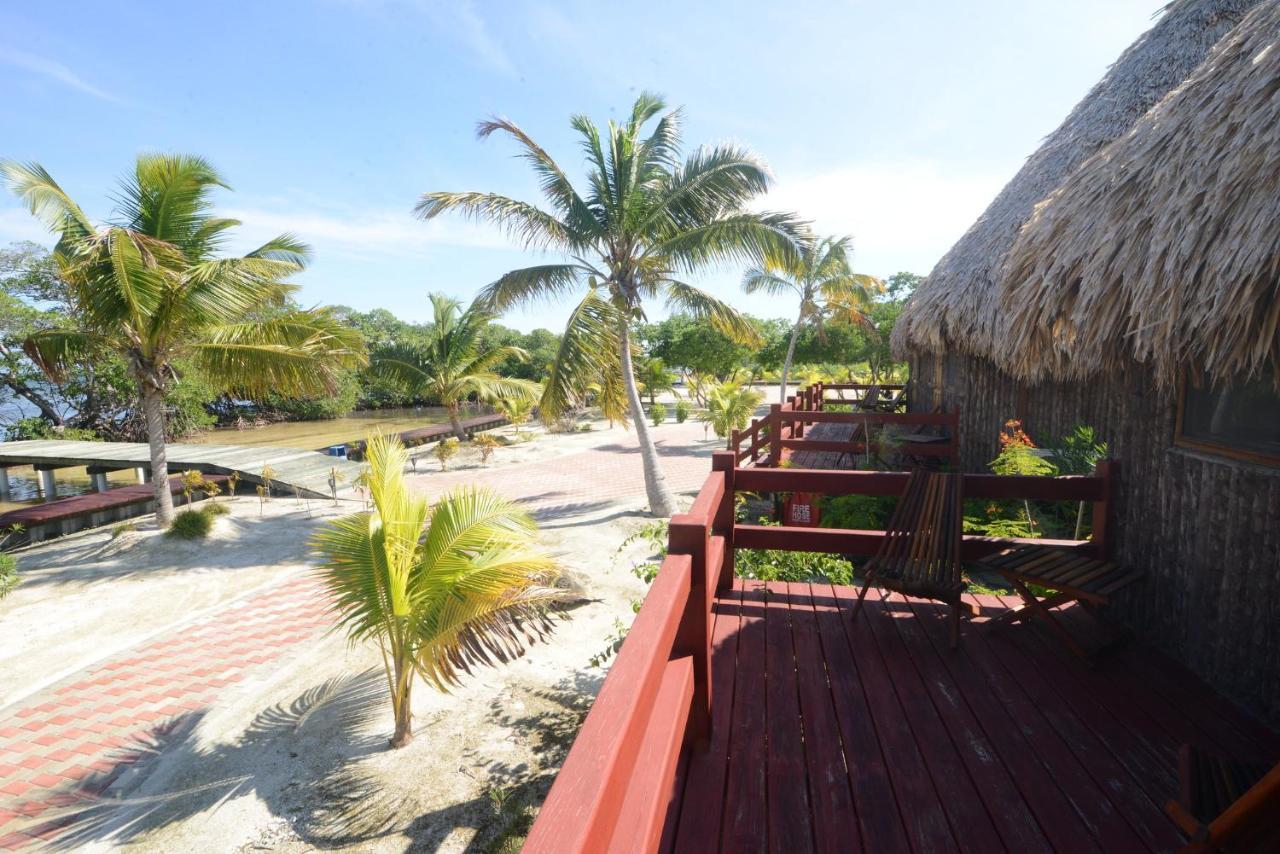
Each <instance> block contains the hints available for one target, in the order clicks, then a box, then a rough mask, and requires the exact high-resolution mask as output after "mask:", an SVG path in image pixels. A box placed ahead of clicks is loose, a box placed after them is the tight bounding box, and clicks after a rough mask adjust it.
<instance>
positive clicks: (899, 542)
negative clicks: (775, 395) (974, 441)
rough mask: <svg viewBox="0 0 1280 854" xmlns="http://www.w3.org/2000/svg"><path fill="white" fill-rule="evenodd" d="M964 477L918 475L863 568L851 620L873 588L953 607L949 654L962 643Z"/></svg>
mask: <svg viewBox="0 0 1280 854" xmlns="http://www.w3.org/2000/svg"><path fill="white" fill-rule="evenodd" d="M962 477H963V475H960V474H951V473H941V472H928V471H923V470H916V471H913V472H912V473H911V477H910V478H909V479H908V480H907V488H906V490H905V491H904V492H903V494H902V498H901V499H899V501H898V506H897V507H896V508H895V509H894V511H893V516H892V517H891V518H890V519H889V525H888V527H887V528H886V530H885V535H884V540H883V541H882V542H881V544H880V548H879V549H878V550H877V551H876V553H875V556H874V557H872V558H871V560H870V561H868V562H867V566H866V568H865V570H864V572H865V574H866V578H865V580H864V582H863V584H862V590H861V591H859V593H858V601H857V603H856V604H855V605H854V607H853V616H854V617H855V618H856V617H857V616H858V609H859V608H861V607H862V600H863V599H864V598H865V597H866V595H867V590H868V589H869V588H870V587H871V585H872V584H875V585H876V586H877V587H883V588H886V589H888V590H893V591H895V592H898V593H902V594H903V595H906V596H918V597H920V598H922V599H934V600H936V601H939V602H945V603H946V604H948V605H950V606H951V648H952V649H954V648H955V647H956V644H957V643H959V641H960V609H961V608H962V607H963V603H962V601H961V596H962V595H963V594H964V590H965V583H964V578H963V576H962V575H961V573H960V537H961V523H962V514H961V511H962V506H961V505H962V496H961V484H962V483H963V480H962Z"/></svg>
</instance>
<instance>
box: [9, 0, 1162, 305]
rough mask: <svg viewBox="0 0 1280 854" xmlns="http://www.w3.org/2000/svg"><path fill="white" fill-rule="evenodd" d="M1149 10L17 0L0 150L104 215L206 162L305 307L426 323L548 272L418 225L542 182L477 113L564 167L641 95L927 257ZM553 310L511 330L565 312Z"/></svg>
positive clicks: (783, 184) (797, 191)
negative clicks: (506, 122) (483, 129)
mask: <svg viewBox="0 0 1280 854" xmlns="http://www.w3.org/2000/svg"><path fill="white" fill-rule="evenodd" d="M1163 2H1164V0H1073V2H1071V3H1062V2H1055V0H1020V1H1019V0H1008V2H998V1H997V0H970V1H969V2H965V3H941V2H937V0H906V2H896V3H882V2H877V3H871V2H843V3H838V4H837V3H830V2H827V3H823V2H813V3H810V2H799V0H793V2H788V3H779V2H776V0H768V2H763V0H738V2H724V3H691V2H688V0H685V2H678V3H677V2H665V0H650V2H646V3H625V4H622V3H607V2H600V0H594V2H592V0H584V2H578V0H568V2H545V3H534V2H529V3H524V2H499V0H494V1H493V2H486V3H479V2H476V3H468V2H464V0H452V1H451V2H429V0H399V2H397V1H396V0H308V2H283V0H263V2H223V3H173V2H165V3H160V2H131V3H121V4H113V5H111V6H110V7H106V6H103V5H101V4H100V3H89V2H84V0H69V2H60V3H22V4H12V3H11V4H4V5H3V6H2V7H0V91H3V92H4V97H3V98H0V157H9V158H15V159H20V160H36V161H39V162H40V163H42V164H44V165H45V166H46V167H47V168H48V169H49V170H50V172H52V173H53V175H54V177H55V178H57V179H58V180H59V182H60V183H61V184H62V185H63V187H64V188H65V189H67V190H68V191H69V192H70V193H71V194H72V195H73V196H74V197H75V198H77V199H78V200H79V201H80V202H81V203H82V204H83V205H84V206H85V207H86V208H88V210H89V213H90V215H91V216H93V217H95V218H105V217H106V216H107V214H108V213H109V211H110V197H111V192H112V189H113V185H114V182H115V179H116V177H117V176H118V175H119V174H121V173H122V172H123V171H125V170H126V169H127V168H128V166H129V164H130V162H131V160H132V158H133V157H134V156H135V155H136V154H137V153H138V152H139V151H144V150H169V151H184V152H192V153H198V154H201V155H204V156H205V157H208V158H209V159H211V160H212V161H213V162H214V164H215V165H216V166H217V167H218V168H219V169H220V170H221V171H222V172H223V174H224V175H225V176H226V178H227V179H228V181H229V183H230V184H231V185H232V187H233V188H234V192H231V193H227V194H225V195H224V196H223V197H222V198H221V199H220V200H219V206H220V212H221V213H223V214H226V215H232V216H236V217H238V218H240V219H242V220H244V223H245V224H244V226H243V228H242V229H241V237H240V245H239V247H238V248H243V249H247V248H249V247H250V246H251V245H256V243H257V242H261V240H262V239H265V238H266V237H269V236H271V235H273V234H275V233H278V232H280V231H285V230H288V231H293V232H295V233H297V234H299V235H301V236H302V237H303V238H304V239H305V240H307V241H309V242H310V243H311V244H312V245H313V246H314V248H315V260H314V263H313V265H312V267H311V268H310V269H309V270H307V271H306V272H305V273H303V274H302V275H301V276H300V277H299V278H298V280H297V281H298V283H299V284H300V285H301V286H302V299H303V301H304V302H306V303H308V304H311V303H344V304H348V305H353V306H355V307H357V308H360V309H369V308H374V307H378V306H381V307H385V308H388V309H390V310H392V311H393V312H395V313H396V314H398V315H399V316H401V317H404V318H406V319H410V320H421V319H425V318H426V317H427V316H428V313H429V306H428V304H427V300H426V294H427V293H428V292H429V291H434V290H439V291H444V292H447V293H451V294H453V295H455V296H458V297H463V298H465V297H469V296H470V295H471V294H473V293H474V292H475V291H476V289H477V288H479V287H480V286H482V285H483V284H485V283H487V282H489V281H492V280H493V279H494V278H496V277H497V276H498V275H500V274H501V273H503V272H505V271H507V270H509V269H512V268H513V267H517V266H522V265H524V264H528V263H537V262H538V256H537V255H533V254H531V253H528V252H524V251H522V250H520V249H518V248H513V247H512V246H511V245H510V244H509V243H508V242H507V241H506V240H504V239H503V237H502V236H501V235H500V234H498V233H496V232H494V231H493V230H491V229H487V228H482V227H478V226H472V225H469V224H466V223H464V222H461V221H459V220H445V221H437V222H434V223H430V224H426V223H422V222H419V221H417V220H415V219H413V218H412V216H411V214H410V211H411V209H412V206H413V204H414V202H415V201H416V199H417V197H418V195H419V194H420V193H422V192H424V191H428V190H492V191H497V192H503V193H506V194H508V195H514V196H517V197H523V198H528V199H535V198H536V186H535V184H534V182H533V180H532V179H531V178H530V177H529V176H528V175H527V174H525V172H524V171H523V169H522V166H521V164H520V163H519V162H517V161H515V160H513V159H512V157H511V155H512V154H513V151H514V150H513V148H512V147H511V145H510V144H509V143H507V142H505V141H504V140H501V139H498V138H496V137H495V138H490V139H489V140H487V141H485V142H479V141H477V140H476V139H475V136H474V127H475V124H476V122H477V121H478V120H479V119H482V118H484V117H486V116H488V115H490V114H502V115H506V116H508V117H510V118H512V119H514V120H515V121H517V122H518V123H519V124H521V125H522V126H523V127H524V128H525V129H526V130H527V131H529V132H530V133H531V134H532V135H533V136H534V137H535V138H536V139H538V140H539V141H540V142H541V143H542V144H543V145H544V146H545V147H546V148H548V149H549V150H550V151H551V152H552V154H553V155H554V156H556V157H557V158H558V159H559V160H560V161H561V163H562V164H563V165H565V167H566V168H567V169H568V170H569V171H570V173H571V174H576V173H577V171H578V164H579V160H578V157H577V148H576V144H575V142H574V138H573V137H572V136H571V132H570V131H569V129H568V127H567V120H568V116H569V115H570V114H571V113H576V112H584V113H587V114H588V115H590V116H592V117H594V118H596V119H597V121H599V122H602V123H603V122H604V121H606V120H607V119H609V118H610V117H615V116H618V115H620V114H622V115H625V112H626V111H627V109H628V108H629V106H630V103H631V101H632V100H633V99H634V97H635V95H636V93H637V92H639V91H640V90H643V89H650V90H654V91H657V92H660V93H663V94H664V95H665V96H666V97H667V99H668V101H669V102H670V103H672V104H675V105H682V106H683V107H684V108H685V110H686V114H687V125H686V127H687V132H686V140H687V141H688V143H690V144H691V145H693V144H697V143H700V142H708V141H718V140H735V141H739V142H742V143H745V144H747V145H749V146H750V147H751V148H753V149H754V150H755V151H756V152H757V153H759V154H760V155H761V156H762V157H764V158H765V160H767V161H768V163H769V164H770V166H771V167H772V169H773V172H774V173H775V176H776V187H775V190H774V191H773V193H771V196H770V198H769V199H768V201H767V203H766V206H767V207H770V208H778V209H788V210H794V211H796V212H798V213H800V214H801V215H802V216H805V217H807V218H810V219H812V220H813V221H814V223H815V226H816V228H818V229H819V230H820V231H822V232H826V233H836V234H851V235H852V236H853V239H854V246H855V266H856V267H857V268H858V269H859V270H860V271H862V272H867V273H872V274H876V275H882V276H883V275H888V274H890V273H893V272H895V271H898V270H910V271H912V272H918V273H927V272H928V271H929V270H930V269H931V268H932V266H933V264H934V263H935V262H936V261H937V259H938V258H939V257H940V256H941V255H942V253H943V252H945V251H946V249H947V248H948V247H949V246H950V245H951V244H952V243H953V242H954V241H955V240H956V239H957V238H958V237H959V236H960V235H961V234H962V233H963V232H964V230H965V229H966V228H967V227H968V225H969V224H970V223H971V222H972V221H973V220H974V219H975V218H976V217H977V215H978V214H980V213H981V212H982V209H983V208H984V207H985V206H986V204H987V202H988V201H989V200H990V199H991V197H992V196H993V195H994V194H995V193H996V192H997V191H998V190H999V188H1000V187H1001V186H1003V184H1004V182H1005V181H1007V180H1008V179H1009V177H1011V176H1012V175H1013V173H1014V172H1015V171H1016V170H1017V169H1018V167H1019V166H1020V165H1021V163H1022V160H1023V159H1024V158H1025V157H1026V156H1027V155H1028V154H1030V153H1031V152H1032V151H1033V150H1034V149H1035V147H1036V146H1037V144H1038V143H1039V140H1040V139H1041V138H1042V137H1043V136H1044V135H1045V134H1047V133H1049V132H1050V131H1051V130H1053V128H1054V127H1055V126H1056V125H1057V124H1058V122H1060V121H1061V119H1062V118H1063V117H1064V116H1065V115H1066V113H1067V112H1068V111H1069V110H1070V108H1071V107H1072V106H1073V105H1074V104H1075V103H1076V102H1077V101H1078V100H1079V99H1080V97H1081V96H1082V95H1083V94H1084V93H1085V92H1086V91H1087V90H1088V88H1089V87H1090V86H1091V85H1092V84H1093V83H1094V82H1095V81H1097V80H1098V79H1099V78H1100V77H1101V76H1102V74H1103V73H1104V72H1105V70H1106V67H1107V65H1109V64H1110V63H1111V62H1113V61H1114V60H1115V58H1116V57H1117V56H1118V55H1119V54H1120V52H1121V51H1122V50H1123V49H1124V48H1125V46H1126V45H1128V44H1129V43H1130V42H1131V41H1133V39H1135V38H1136V37H1137V36H1138V35H1139V34H1140V33H1142V32H1143V31H1144V30H1146V29H1147V28H1149V27H1150V26H1151V24H1152V21H1153V17H1152V16H1153V15H1154V14H1155V13H1156V12H1157V11H1158V9H1159V7H1160V6H1162V5H1163ZM23 239H34V240H39V241H41V242H46V243H47V242H49V241H48V238H47V237H46V236H45V235H44V234H43V233H42V232H41V230H40V228H39V226H38V225H37V224H36V223H34V221H32V220H31V219H30V217H29V215H28V214H27V213H26V212H25V211H24V210H23V209H21V208H20V207H18V205H17V203H16V201H15V200H14V199H12V197H10V196H6V197H4V198H0V244H4V243H7V242H9V241H13V240H23ZM739 274H740V271H736V270H731V269H725V270H714V271H708V273H707V274H706V275H705V276H704V277H703V278H702V280H701V281H702V283H703V284H704V285H705V286H706V287H708V288H709V289H711V290H713V291H715V292H717V293H719V294H720V295H721V296H723V297H728V298H732V299H733V300H734V302H735V304H737V305H740V306H741V307H744V308H745V309H747V310H749V311H752V312H754V313H757V314H761V315H765V316H786V315H790V314H791V313H792V312H793V311H794V306H791V305H789V304H787V303H786V302H785V301H781V300H777V299H772V298H765V297H758V298H747V297H745V296H743V295H741V294H740V293H739V291H738V289H737V288H738V284H737V283H738V278H739ZM655 308H658V309H659V310H655V311H654V312H653V314H654V315H655V316H657V315H660V314H661V311H660V308H659V307H655ZM567 309H568V306H567V305H553V306H545V305H543V306H535V307H533V308H532V309H530V310H526V311H517V312H514V313H512V314H510V315H508V317H507V318H506V319H505V321H504V322H506V323H508V324H510V325H513V326H517V327H520V328H525V329H529V328H533V327H534V326H549V327H551V328H553V329H558V328H559V326H560V325H561V323H562V321H563V318H564V316H565V315H566V314H567Z"/></svg>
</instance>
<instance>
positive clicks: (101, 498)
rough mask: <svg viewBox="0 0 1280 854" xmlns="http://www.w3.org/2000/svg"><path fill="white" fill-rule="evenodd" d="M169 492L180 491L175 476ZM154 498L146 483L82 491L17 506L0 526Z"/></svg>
mask: <svg viewBox="0 0 1280 854" xmlns="http://www.w3.org/2000/svg"><path fill="white" fill-rule="evenodd" d="M204 477H205V480H207V481H210V482H212V483H216V484H218V485H219V486H225V484H226V482H227V476H226V475H223V474H207V475H205V476H204ZM169 491H170V492H172V493H174V494H175V495H176V494H177V493H179V492H181V491H182V482H181V477H180V476H179V475H171V476H170V477H169ZM155 497H156V492H155V486H153V485H152V484H150V483H140V484H135V485H133V486H119V487H116V488H115V489H109V490H107V491H106V492H86V493H84V494H82V495H70V496H67V497H66V498H59V499H57V500H55V501H49V502H47V503H45V504H32V505H30V506H28V507H19V508H18V509H17V510H10V511H9V512H8V513H3V514H0V527H6V526H9V525H13V524H20V525H24V526H26V527H31V526H32V525H43V524H47V523H49V522H58V521H61V520H63V519H74V518H76V517H78V516H87V515H89V514H90V513H101V512H102V511H104V510H114V509H116V508H118V507H128V506H130V505H132V504H145V503H147V502H148V501H152V500H154V499H155ZM202 497H203V494H201V493H197V498H196V500H197V501H198V500H200V499H201V498H202Z"/></svg>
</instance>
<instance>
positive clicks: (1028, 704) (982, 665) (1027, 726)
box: [964, 597, 1146, 851]
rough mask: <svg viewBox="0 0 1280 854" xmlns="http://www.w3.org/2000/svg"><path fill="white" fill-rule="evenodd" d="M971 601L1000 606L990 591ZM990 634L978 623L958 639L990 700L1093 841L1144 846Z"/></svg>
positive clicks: (987, 610)
mask: <svg viewBox="0 0 1280 854" xmlns="http://www.w3.org/2000/svg"><path fill="white" fill-rule="evenodd" d="M973 602H974V604H975V605H977V606H978V607H979V608H980V609H981V611H982V613H984V614H986V615H987V616H991V615H993V614H996V613H1000V611H1001V610H1002V608H1001V607H1000V604H999V602H998V600H993V599H991V598H990V597H988V598H987V599H986V601H983V600H982V599H979V598H977V597H974V599H973ZM993 603H994V604H993ZM994 640H995V638H994V637H988V633H987V632H985V631H982V630H981V629H979V630H977V631H969V632H967V633H966V634H965V639H964V647H965V653H966V654H968V655H969V660H970V661H972V662H974V663H975V664H976V665H977V667H978V668H979V670H980V671H981V672H982V674H983V677H984V678H985V679H986V681H987V689H988V690H989V691H990V692H991V693H992V695H993V696H994V697H995V699H996V701H997V702H998V703H1000V704H1001V705H1002V706H1004V707H1005V708H1006V709H1007V710H1008V711H1009V715H1010V717H1012V718H1013V719H1014V720H1015V721H1016V722H1017V725H1018V727H1019V728H1020V729H1021V730H1022V735H1023V737H1024V738H1025V739H1026V741H1027V742H1028V743H1030V744H1032V745H1035V750H1036V756H1037V757H1039V759H1040V760H1041V762H1042V763H1043V764H1044V766H1045V768H1046V769H1047V770H1048V772H1049V774H1050V775H1051V776H1052V777H1053V778H1054V779H1056V780H1057V781H1059V783H1060V785H1061V789H1062V792H1063V794H1064V795H1065V796H1066V797H1067V799H1068V800H1069V801H1070V802H1071V804H1072V806H1073V807H1074V808H1075V811H1076V813H1077V814H1078V815H1079V816H1080V818H1081V820H1082V821H1083V822H1084V823H1085V825H1086V826H1087V827H1088V828H1089V830H1090V832H1091V833H1093V835H1094V837H1095V838H1096V839H1097V840H1098V843H1099V845H1100V846H1101V847H1102V848H1103V850H1105V851H1142V850H1146V846H1145V845H1144V844H1143V842H1142V841H1141V839H1140V837H1139V836H1138V835H1137V834H1136V833H1135V832H1134V830H1133V828H1132V827H1130V826H1129V823H1128V822H1127V821H1125V819H1124V818H1123V817H1121V816H1120V815H1119V814H1118V812H1117V810H1116V806H1115V805H1114V804H1113V803H1112V802H1111V801H1110V799H1108V798H1107V795H1106V792H1104V791H1103V790H1102V788H1101V787H1099V786H1098V784H1097V783H1096V782H1095V781H1094V779H1093V777H1092V776H1090V774H1089V773H1088V771H1087V770H1086V769H1085V767H1084V766H1083V765H1082V764H1081V762H1080V760H1079V759H1078V758H1077V757H1076V755H1075V753H1073V752H1072V751H1071V749H1070V748H1069V747H1068V746H1067V744H1066V742H1065V741H1064V740H1063V739H1062V737H1061V736H1060V735H1059V734H1058V732H1057V730H1056V729H1055V728H1054V727H1053V725H1052V724H1050V723H1049V721H1048V720H1047V719H1046V718H1045V716H1044V714H1043V712H1042V710H1041V709H1040V707H1039V706H1038V705H1037V704H1036V703H1035V702H1034V701H1033V700H1031V699H1030V697H1029V696H1028V695H1027V694H1026V693H1025V691H1024V690H1023V689H1022V686H1021V685H1020V684H1019V683H1018V682H1017V681H1016V680H1014V679H1011V678H1010V677H1009V674H1008V672H1007V671H1006V670H1005V669H1004V667H1003V666H1002V665H1001V664H1000V662H999V661H998V660H997V658H996V654H995V651H994V650H993V649H991V645H992V642H993V641H994Z"/></svg>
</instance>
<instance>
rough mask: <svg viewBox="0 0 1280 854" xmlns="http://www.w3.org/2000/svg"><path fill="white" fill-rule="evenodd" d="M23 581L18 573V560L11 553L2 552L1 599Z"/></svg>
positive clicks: (0, 572)
mask: <svg viewBox="0 0 1280 854" xmlns="http://www.w3.org/2000/svg"><path fill="white" fill-rule="evenodd" d="M21 583H22V579H21V577H19V575H18V561H17V560H16V559H15V558H14V556H13V555H11V554H4V553H0V599H3V598H4V597H6V596H8V595H9V594H10V593H12V592H13V590H14V588H15V587H17V586H18V585H19V584H21Z"/></svg>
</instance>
